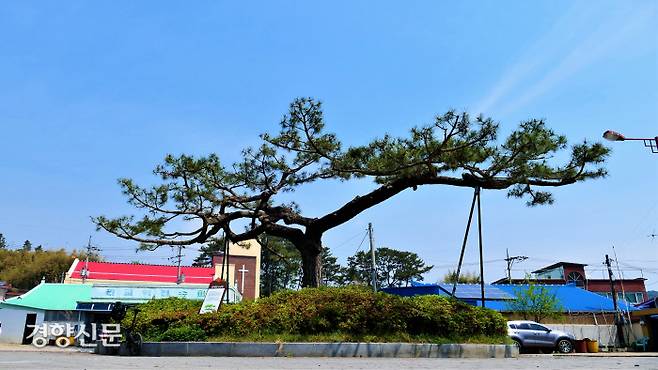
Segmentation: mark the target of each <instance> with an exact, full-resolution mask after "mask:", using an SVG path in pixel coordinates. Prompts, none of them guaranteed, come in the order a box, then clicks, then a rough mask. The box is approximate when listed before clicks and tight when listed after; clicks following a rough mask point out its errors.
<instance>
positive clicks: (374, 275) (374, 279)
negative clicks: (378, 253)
mask: <svg viewBox="0 0 658 370" xmlns="http://www.w3.org/2000/svg"><path fill="white" fill-rule="evenodd" d="M368 235H369V236H370V257H371V258H372V290H374V291H375V292H377V265H376V264H375V237H374V236H373V235H372V223H370V222H368Z"/></svg>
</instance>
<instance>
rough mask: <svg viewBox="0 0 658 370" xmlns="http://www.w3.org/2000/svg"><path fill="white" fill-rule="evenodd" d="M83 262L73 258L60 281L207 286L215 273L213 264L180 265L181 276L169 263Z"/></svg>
mask: <svg viewBox="0 0 658 370" xmlns="http://www.w3.org/2000/svg"><path fill="white" fill-rule="evenodd" d="M86 267H87V268H86V273H85V262H84V261H80V260H78V259H77V258H76V259H75V261H73V264H72V265H71V268H70V269H69V271H68V272H67V274H66V278H65V280H64V282H65V283H68V284H80V283H83V282H84V283H119V282H120V283H122V284H123V283H127V284H160V285H162V284H178V283H180V284H185V285H203V286H205V287H208V285H209V284H210V282H211V281H213V280H214V279H215V278H217V277H218V276H219V273H218V272H217V269H216V268H215V267H192V266H181V279H180V281H179V277H178V267H177V266H171V265H145V264H134V263H115V262H88V263H87V265H86Z"/></svg>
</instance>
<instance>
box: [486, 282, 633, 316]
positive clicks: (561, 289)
mask: <svg viewBox="0 0 658 370" xmlns="http://www.w3.org/2000/svg"><path fill="white" fill-rule="evenodd" d="M496 286H497V287H498V288H500V289H501V290H504V291H506V292H508V293H510V294H512V295H514V294H515V292H516V291H517V290H519V289H521V290H523V289H527V288H528V286H527V285H522V284H520V285H507V284H496ZM542 286H543V287H545V288H546V289H548V291H549V292H550V293H551V294H554V295H555V297H556V298H557V299H558V301H559V302H560V304H561V305H562V308H563V309H564V310H565V311H568V312H601V311H605V312H614V310H615V306H614V304H613V302H612V299H611V298H608V297H605V296H603V295H600V294H597V293H593V292H590V291H587V290H585V289H582V288H579V287H577V286H575V285H574V284H567V285H542ZM617 303H618V305H619V308H620V309H621V310H624V311H626V310H629V311H634V310H635V307H633V306H632V305H630V304H627V303H626V302H625V301H623V300H619V301H617ZM491 308H493V309H495V310H498V311H505V310H506V309H505V307H504V306H500V307H491Z"/></svg>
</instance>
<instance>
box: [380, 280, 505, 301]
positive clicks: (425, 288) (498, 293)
mask: <svg viewBox="0 0 658 370" xmlns="http://www.w3.org/2000/svg"><path fill="white" fill-rule="evenodd" d="M480 289H481V288H480V285H479V284H457V289H456V290H455V297H456V298H457V299H462V300H465V301H473V300H480V297H481V295H482V292H481V290H480ZM382 291H383V292H386V293H390V294H395V295H399V296H403V297H411V296H415V295H425V294H437V295H441V296H450V295H451V293H452V284H449V283H440V284H422V283H412V286H410V287H399V288H384V289H382ZM513 298H514V296H513V295H511V294H509V293H507V292H506V291H504V290H501V289H498V286H497V285H490V284H485V285H484V299H485V301H488V300H494V299H501V300H509V299H513Z"/></svg>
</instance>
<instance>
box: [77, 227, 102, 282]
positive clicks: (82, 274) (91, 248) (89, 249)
mask: <svg viewBox="0 0 658 370" xmlns="http://www.w3.org/2000/svg"><path fill="white" fill-rule="evenodd" d="M99 251H100V248H97V247H94V246H93V245H91V235H89V240H88V241H87V253H86V256H85V267H84V268H83V269H82V271H81V272H80V277H82V284H84V283H85V281H87V278H88V277H89V256H90V255H91V254H92V253H94V252H99Z"/></svg>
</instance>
